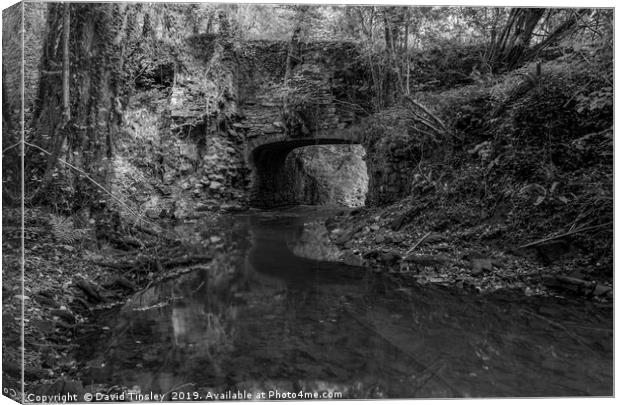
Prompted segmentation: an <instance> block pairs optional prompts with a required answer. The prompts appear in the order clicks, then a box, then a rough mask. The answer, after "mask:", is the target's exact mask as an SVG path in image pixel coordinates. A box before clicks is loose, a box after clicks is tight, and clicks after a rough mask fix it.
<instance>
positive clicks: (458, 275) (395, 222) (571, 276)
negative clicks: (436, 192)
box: [325, 198, 613, 304]
mask: <svg viewBox="0 0 620 405" xmlns="http://www.w3.org/2000/svg"><path fill="white" fill-rule="evenodd" d="M445 214H446V211H445V210H443V209H442V208H437V207H433V206H432V203H430V202H429V201H426V202H417V203H416V202H414V201H413V200H412V199H411V198H406V199H403V200H401V201H399V202H397V203H394V204H391V205H389V206H386V207H382V208H362V209H356V210H352V211H348V212H341V213H339V214H338V215H335V216H333V217H331V218H329V219H328V220H327V221H326V222H325V224H326V227H327V229H328V230H329V237H330V238H331V240H332V242H333V243H335V244H336V245H337V246H338V247H340V248H341V249H343V250H344V254H343V257H344V261H345V262H348V263H351V264H357V265H365V266H369V267H371V268H373V269H374V270H375V271H378V272H388V273H390V274H392V275H395V276H397V277H399V278H403V279H411V280H415V281H416V282H417V283H419V284H422V285H424V284H428V283H431V284H440V285H446V286H452V287H457V288H460V289H465V290H469V291H472V292H491V291H496V290H515V291H521V292H522V293H523V294H525V295H554V296H564V297H571V298H584V297H585V298H588V299H593V300H595V301H597V302H601V303H610V304H611V303H612V302H613V290H612V286H613V282H612V280H611V279H610V278H608V277H606V276H605V272H604V271H602V270H603V269H602V265H601V263H590V261H589V258H588V257H584V255H583V254H579V253H575V252H572V254H571V252H570V251H568V250H566V248H565V247H564V246H562V245H561V244H560V246H558V245H557V244H556V243H549V244H547V245H541V246H536V247H533V248H529V249H518V248H515V247H514V246H511V245H509V244H506V241H505V240H504V239H503V238H502V237H501V233H502V232H501V230H502V226H501V225H498V224H489V223H479V224H475V223H472V221H471V219H467V217H466V216H465V215H461V216H460V217H459V218H456V217H452V218H450V219H451V221H452V224H449V225H448V224H446V218H444V219H442V220H435V221H433V220H428V218H429V217H432V216H433V215H435V216H436V217H438V218H441V216H442V215H445ZM550 258H552V262H549V260H550Z"/></svg>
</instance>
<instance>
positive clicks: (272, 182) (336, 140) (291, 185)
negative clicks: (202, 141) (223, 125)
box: [246, 128, 363, 208]
mask: <svg viewBox="0 0 620 405" xmlns="http://www.w3.org/2000/svg"><path fill="white" fill-rule="evenodd" d="M351 144H360V145H363V142H362V139H361V136H360V131H359V130H357V129H353V128H347V129H341V130H339V131H337V132H336V131H329V132H323V133H317V134H314V136H311V137H296V138H291V137H289V136H286V135H285V134H279V135H276V136H270V137H267V136H264V137H260V138H257V139H255V140H253V141H251V142H249V143H248V149H247V153H246V159H247V161H248V164H249V166H250V168H251V170H252V184H251V194H250V196H251V197H250V203H251V204H252V205H253V206H255V207H261V208H268V207H276V206H280V205H287V204H295V203H297V201H296V195H295V178H294V173H292V172H291V170H289V168H287V165H286V157H287V156H288V154H289V153H290V152H291V151H292V150H294V149H297V148H301V147H305V146H313V145H351Z"/></svg>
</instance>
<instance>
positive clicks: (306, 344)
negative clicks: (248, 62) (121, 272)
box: [76, 207, 613, 400]
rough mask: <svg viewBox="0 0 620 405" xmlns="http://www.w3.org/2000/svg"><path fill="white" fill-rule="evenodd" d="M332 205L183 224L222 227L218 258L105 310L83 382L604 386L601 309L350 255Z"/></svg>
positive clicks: (367, 388)
mask: <svg viewBox="0 0 620 405" xmlns="http://www.w3.org/2000/svg"><path fill="white" fill-rule="evenodd" d="M329 213H330V211H329V210H326V209H317V208H303V207H302V208H296V209H289V210H283V211H270V212H255V213H251V214H238V215H231V216H228V217H226V218H223V219H222V220H221V223H220V224H219V225H218V226H217V229H213V226H212V225H209V229H206V227H207V225H205V224H201V223H200V222H196V223H193V224H183V225H179V227H177V230H178V231H179V232H183V233H184V234H186V235H205V234H209V233H213V234H216V233H217V235H219V237H218V238H222V239H221V242H220V243H221V249H220V250H221V254H219V255H218V256H217V257H216V258H215V260H214V261H213V263H212V264H211V265H209V266H205V267H198V268H196V269H195V270H193V271H191V272H189V273H186V274H184V275H182V276H179V277H178V278H176V279H173V280H169V281H167V282H165V283H161V284H157V285H153V286H151V287H150V288H148V289H146V290H143V291H141V292H139V293H137V294H135V295H134V296H133V297H131V299H130V300H129V301H128V302H127V303H125V304H124V305H122V306H121V307H117V308H115V309H112V310H110V311H108V312H105V313H101V314H99V315H98V318H97V319H96V320H95V322H97V323H99V324H100V325H101V326H102V329H101V331H100V332H98V333H90V334H88V335H87V336H82V337H81V341H80V342H79V344H80V347H79V349H78V352H77V353H76V355H77V356H76V357H77V358H78V359H80V360H81V361H82V366H83V367H82V368H81V370H83V371H82V372H81V375H80V378H81V380H82V382H83V384H84V385H86V386H88V385H90V386H91V388H92V389H93V391H94V390H96V389H97V387H99V388H103V387H106V389H108V390H112V391H114V389H117V390H123V389H133V390H135V391H140V392H142V393H151V392H152V393H157V394H159V395H163V394H166V397H165V398H164V399H166V400H168V399H179V400H180V399H185V400H187V399H210V397H208V395H209V393H211V395H212V394H213V393H217V394H218V395H220V394H222V393H227V392H234V393H238V392H244V391H245V392H249V393H253V394H254V393H256V392H261V391H262V392H265V393H267V397H265V399H269V395H270V393H272V394H271V395H277V394H275V392H276V391H277V392H278V393H280V394H281V395H282V394H285V393H295V394H296V395H298V394H299V393H300V392H303V393H314V392H316V393H319V394H322V393H324V392H327V393H329V394H328V395H330V396H335V397H338V395H342V397H343V398H405V397H426V398H431V397H432V398H436V397H504V396H510V397H518V396H528V397H531V396H565V395H570V396H579V395H612V394H613V392H612V389H613V336H612V310H611V309H610V308H600V307H597V306H596V305H595V304H594V303H592V302H572V301H567V300H561V299H557V298H536V297H524V296H522V295H516V294H515V295H512V294H510V293H506V292H503V293H493V294H487V295H480V294H469V293H467V292H464V291H460V290H455V289H451V288H447V287H441V286H433V285H425V286H420V285H416V284H415V283H413V282H404V281H402V280H401V281H399V280H398V279H396V278H394V276H390V275H387V274H381V273H376V272H372V271H369V270H367V269H364V268H362V267H355V266H350V265H346V264H343V263H341V262H338V257H339V252H338V250H337V249H336V248H335V247H334V246H332V245H330V244H329V241H328V239H327V238H326V236H327V233H326V231H325V230H324V228H323V227H322V225H321V224H322V222H321V220H322V218H323V219H324V217H325V216H326V215H328V214H329ZM197 237H199V236H197ZM205 237H207V236H205ZM113 387H116V388H113ZM180 395H182V396H183V397H181V396H180ZM275 398H276V397H275V396H272V397H271V399H275ZM297 398H299V397H297Z"/></svg>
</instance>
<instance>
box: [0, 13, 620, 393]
mask: <svg viewBox="0 0 620 405" xmlns="http://www.w3.org/2000/svg"><path fill="white" fill-rule="evenodd" d="M22 13H23V14H22ZM22 17H23V18H24V26H25V33H24V39H25V42H24V43H23V44H22V43H21V36H19V35H17V33H18V29H19V27H20V25H21V23H22ZM613 28H614V21H613V10H612V9H562V8H493V7H392V6H389V7H388V6H361V7H344V6H327V5H326V6H304V5H278V6H263V5H253V4H252V5H231V4H207V3H204V4H172V3H171V4H166V3H157V4H155V3H153V4H151V3H89V4H83V3H53V2H52V3H47V4H44V3H25V4H24V5H23V8H22V5H21V4H20V5H17V6H13V7H12V8H9V9H6V10H4V11H3V66H2V75H3V81H2V83H3V88H2V100H3V104H2V105H3V110H2V122H3V137H2V147H3V166H2V170H3V176H2V179H3V182H2V200H3V263H4V266H3V292H4V294H3V296H4V297H5V301H6V302H3V311H4V314H5V316H4V319H7V316H9V317H10V318H11V319H12V318H13V315H11V314H13V313H16V312H15V311H18V309H19V308H18V305H17V304H18V303H19V301H15V300H12V297H13V296H14V295H15V294H18V295H20V294H21V292H20V291H21V290H20V289H19V288H20V286H19V285H18V281H17V280H18V277H16V275H17V274H19V271H20V265H19V260H18V255H17V254H16V252H17V251H18V250H19V249H20V240H21V236H20V232H21V230H20V219H21V215H22V213H21V203H22V202H23V204H24V207H25V211H24V212H23V215H24V221H25V236H24V237H25V245H24V246H23V248H24V249H25V252H26V256H29V257H30V258H31V259H27V260H26V263H25V268H26V271H27V273H28V275H27V276H26V284H27V285H26V292H25V294H26V295H29V296H30V295H31V296H33V297H35V296H37V294H39V293H40V292H41V291H40V290H47V291H48V293H47V295H46V294H45V293H44V294H43V296H44V299H39V300H38V301H36V303H35V304H33V305H35V307H37V306H38V307H41V308H42V311H47V310H49V308H47V307H46V303H47V302H48V301H46V299H45V297H47V299H48V300H52V302H54V301H57V302H56V303H55V304H54V305H55V306H58V305H60V304H62V305H63V308H65V309H63V310H62V311H64V312H62V311H61V312H62V314H64V315H62V314H61V315H60V318H61V319H62V321H63V322H64V323H65V324H66V323H69V324H72V323H75V322H77V321H76V318H75V316H74V314H85V313H86V311H87V310H88V311H90V309H89V306H92V305H93V302H96V303H98V304H100V303H101V301H106V299H107V301H108V302H109V301H111V300H113V299H114V298H116V299H120V297H125V296H126V295H127V294H128V293H129V292H130V291H131V290H133V289H137V288H139V287H144V286H147V285H149V286H150V285H151V284H152V283H154V282H155V281H156V280H158V279H160V278H164V277H169V271H170V269H171V268H173V267H175V266H177V267H178V265H179V264H190V263H194V262H199V261H201V260H206V259H205V257H204V256H205V254H204V252H202V250H200V249H204V248H205V247H204V244H203V245H200V246H198V247H196V246H194V245H192V243H193V242H194V241H188V240H186V239H183V237H181V236H180V235H177V234H174V232H172V231H170V227H168V226H167V225H166V224H169V223H171V222H172V221H175V220H182V219H187V218H195V217H209V218H210V217H216V216H218V215H220V214H222V213H225V212H229V211H242V210H246V209H248V207H249V206H250V205H252V204H251V188H252V169H253V168H252V167H250V166H248V163H247V161H246V159H245V157H244V150H245V149H244V148H245V145H246V143H247V142H248V141H249V139H250V135H249V134H250V132H251V131H252V129H251V128H250V129H247V128H246V127H244V125H245V124H244V122H246V121H248V120H249V121H251V117H250V115H249V113H248V111H250V110H251V106H252V105H253V104H252V103H250V102H246V101H247V100H249V96H247V95H248V94H259V92H260V89H263V88H269V89H270V90H269V91H272V92H273V94H282V100H283V104H282V107H281V109H280V110H278V112H277V114H279V117H280V119H279V120H278V121H277V122H276V123H277V124H280V122H281V123H282V124H281V125H282V127H283V128H284V130H285V131H287V134H289V135H290V136H292V137H294V136H302V137H303V136H305V135H307V133H309V132H310V131H311V129H308V128H313V127H315V126H316V125H317V121H320V119H317V118H316V117H317V116H318V115H317V114H318V112H317V111H319V110H320V108H323V107H320V106H319V105H322V104H321V103H322V102H323V101H322V99H321V98H320V97H323V95H322V94H319V93H318V92H317V91H316V89H317V88H319V87H320V86H318V85H316V83H318V79H316V78H315V76H317V75H318V76H320V74H318V73H317V74H315V76H310V75H306V76H304V75H303V74H300V73H299V72H300V71H301V69H304V68H305V67H307V66H310V65H311V63H310V60H311V57H310V56H308V55H309V54H310V52H311V51H312V52H314V53H313V54H312V55H313V56H312V63H314V64H315V65H316V66H331V65H334V66H336V65H337V66H338V68H337V69H336V70H335V72H336V73H334V74H333V75H331V76H330V79H329V80H330V81H329V93H330V97H331V99H333V100H335V101H334V102H336V103H337V104H338V105H337V107H335V111H337V113H338V114H341V115H346V114H348V115H347V116H349V115H350V116H351V117H352V118H351V121H352V122H353V123H360V122H361V123H362V124H361V125H362V126H363V128H365V132H364V134H363V138H362V139H363V142H361V144H362V146H363V147H364V149H365V154H366V157H365V158H364V160H365V165H367V168H368V173H363V177H360V176H358V175H355V174H351V173H347V174H346V176H345V175H336V176H333V178H331V181H335V182H337V181H339V180H338V179H341V180H340V181H342V182H345V181H349V180H346V179H348V178H349V177H351V178H354V177H355V178H354V179H353V180H350V181H351V184H356V185H357V184H358V183H360V182H364V183H365V182H368V186H367V187H368V195H367V197H366V206H365V207H363V208H360V209H357V210H355V211H354V212H353V214H347V213H343V214H342V215H340V216H337V217H334V218H332V219H330V220H329V221H328V223H327V228H328V229H329V230H330V232H332V233H331V234H330V235H331V238H332V241H333V242H334V243H335V244H337V245H338V246H339V247H340V248H342V249H344V250H345V251H346V252H347V253H346V254H345V257H348V258H349V259H350V258H353V259H354V262H355V263H357V264H363V265H365V266H370V267H375V268H378V269H383V270H384V271H388V270H389V269H395V268H401V269H402V268H409V267H411V266H414V267H415V266H419V267H420V268H424V269H426V270H423V271H427V270H428V271H429V272H431V271H432V272H434V273H433V274H435V273H437V274H439V276H437V274H435V275H434V276H433V277H435V278H437V277H439V278H440V279H441V280H443V281H445V282H448V281H449V284H450V285H456V286H458V287H464V286H465V288H468V287H467V286H469V287H471V288H472V289H473V290H476V291H486V290H494V289H498V288H508V289H516V290H519V291H524V292H525V293H526V294H528V295H529V294H543V295H544V294H550V291H556V292H558V291H559V292H560V293H562V294H569V295H570V296H572V297H577V298H578V299H584V298H587V299H596V300H599V301H602V302H605V300H612V298H613V293H612V292H611V287H610V283H611V281H612V279H613V238H612V229H613V73H614V72H613ZM317 44H318V45H317ZM22 45H23V52H24V59H23V61H24V62H23V63H24V66H23V68H24V72H25V73H24V74H25V75H24V77H23V78H22V77H21V73H20V72H21V67H22V66H21V62H20V61H21V52H22V48H21V47H22ZM313 47H314V48H313ZM316 49H319V50H318V51H316ZM265 55H267V56H265ZM270 55H271V56H270ZM274 55H275V56H274ZM343 55H344V56H343ZM280 61H282V62H283V63H279V62H280ZM320 64H323V65H320ZM254 66H259V67H260V69H259V68H256V69H253V67H254ZM305 69H307V70H308V69H309V68H305ZM318 70H319V71H320V69H318ZM319 73H320V72H319ZM21 80H23V82H24V100H23V102H24V106H25V107H24V110H23V111H22V110H21V106H22V99H21V90H20V83H21ZM313 80H315V81H314V82H313ZM321 85H322V84H321ZM261 86H263V87H261ZM256 89H259V90H256ZM331 99H330V100H331ZM179 100H180V101H179ZM244 100H245V101H244ZM177 105H180V107H177ZM248 106H250V107H248ZM179 111H180V112H179ZM321 111H322V110H321ZM22 116H23V118H24V122H23V125H22V122H21V117H22ZM248 117H250V118H248ZM313 117H314V118H313ZM244 120H245V121H244ZM261 130H262V129H261ZM296 134H301V135H296ZM22 139H23V141H24V142H23V143H22V142H21V140H22ZM325 148H330V147H329V146H326V147H325ZM178 150H180V152H173V151H178ZM196 150H197V152H196ZM21 151H23V153H24V156H23V170H24V171H23V173H22V156H21V155H20V153H21ZM184 151H188V152H187V153H186V152H184ZM319 151H320V150H319ZM334 151H335V149H333V148H332V149H324V150H323V152H315V155H310V154H307V155H304V156H305V157H304V156H301V155H296V156H297V157H296V159H301V160H303V159H306V160H305V161H304V162H308V161H310V163H307V164H314V165H315V166H314V167H323V168H325V167H327V168H330V169H331V168H332V167H333V168H334V170H337V169H340V168H341V167H342V165H343V164H342V161H344V160H347V161H348V162H349V163H346V165H348V164H351V165H354V166H346V165H345V166H346V167H363V166H362V165H363V163H362V160H363V159H362V158H360V157H359V151H357V149H354V148H352V149H347V152H346V154H345V155H338V156H336V152H334ZM339 153H340V152H339ZM356 153H357V155H355V154H356ZM190 155H191V156H190ZM194 155H195V156H194ZM300 156H301V157H300ZM322 156H324V157H323V158H322ZM321 159H323V160H321ZM338 159H341V160H338ZM301 160H300V161H301ZM351 162H353V163H351ZM348 170H349V172H352V170H353V169H348ZM322 175H323V176H327V177H326V178H327V180H321V181H330V178H329V174H324V173H323V174H322ZM22 176H23V180H24V182H23V184H24V189H22V188H21V184H22V181H21V180H22ZM347 176H349V177H347ZM315 177H316V176H315ZM304 178H306V179H307V178H309V177H308V176H306V177H304ZM342 179H345V180H342ZM360 179H362V180H360ZM313 181H315V182H317V181H318V180H313ZM308 184H310V181H309V180H308ZM312 184H314V183H312ZM304 187H305V186H304ZM313 187H314V188H313V189H312V190H311V191H312V192H309V191H308V190H307V189H306V190H305V191H304V193H305V194H304V195H316V194H321V191H320V190H324V189H325V188H324V187H323V186H321V187H323V188H321V187H319V186H317V185H314V186H313ZM356 187H357V186H356ZM364 187H365V186H364ZM316 190H319V191H316ZM341 194H343V193H341ZM358 194H359V192H358ZM343 195H344V197H338V198H341V199H343V200H347V199H358V197H359V196H357V195H356V196H354V197H350V196H349V195H348V194H346V193H344V194H343ZM338 196H340V194H338ZM313 198H315V200H313V201H315V202H316V201H323V200H326V198H319V197H316V196H315V197H313ZM327 200H328V199H327ZM356 201H357V200H356ZM362 201H363V200H362ZM216 238H217V237H216ZM207 239H208V238H207ZM210 240H211V241H213V240H214V239H213V237H211V239H210ZM216 245H217V244H216V243H215V242H213V243H211V245H210V246H209V249H216ZM220 248H221V246H220ZM106 249H113V252H114V254H110V253H109V252H110V251H109V250H106ZM353 251H355V254H353V253H351V252H353ZM119 252H121V253H123V252H124V254H125V256H123V255H122V254H119ZM201 252H202V253H201ZM209 255H211V251H209ZM347 255H348V256H347ZM69 257H71V258H69ZM353 259H351V260H353ZM50 268H58V269H60V270H58V275H55V276H54V277H52V278H50V276H49V274H50V273H48V272H47V271H46V269H50ZM28 269H30V271H29V270H28ZM76 269H80V270H79V274H80V277H81V278H80V280H79V281H77V279H76V280H73V278H74V272H75V271H76ZM541 269H542V270H541ZM119 271H120V273H119ZM106 272H108V273H110V272H112V273H113V274H114V276H110V275H109V274H108V273H106ZM112 273H110V274H112ZM418 273H419V271H418ZM54 274H56V273H54ZM119 274H123V276H122V277H119ZM110 277H112V278H111V279H110ZM429 277H430V276H429ZM442 277H443V278H442ZM56 278H58V279H56ZM72 280H73V283H74V285H75V286H76V287H75V295H77V296H80V294H81V297H82V298H80V300H82V301H89V302H88V303H86V304H85V305H83V306H80V304H75V302H77V301H76V300H73V301H71V297H68V296H65V295H64V294H62V293H61V292H60V289H61V287H60V286H62V285H64V284H66V283H68V282H71V281H72ZM102 280H107V282H108V284H106V285H107V287H106V288H107V290H106V292H105V293H104V292H103V290H100V289H99V288H101V287H99V285H103V284H104V282H103V281H102ZM110 280H111V281H110ZM446 280H448V281H446ZM464 280H465V281H464ZM443 281H442V282H443ZM42 286H43V287H42ZM104 290H105V288H104ZM49 291H51V293H50V292H49ZM105 294H108V295H105ZM39 295H40V294H39ZM103 296H105V297H107V298H106V299H103V298H102V297H103ZM22 299H23V298H22ZM30 302H33V300H30ZM70 302H72V303H73V304H70ZM38 307H37V308H38ZM85 307H86V308H85ZM66 308H69V309H66ZM76 308H79V309H76ZM37 311H38V310H37ZM80 311H81V312H80ZM43 313H44V312H43ZM67 313H68V314H69V315H70V316H69V315H67ZM40 314H41V312H37V313H36V314H35V313H33V312H30V313H29V315H28V316H33V317H35V318H36V317H40V316H41V315H40ZM58 314H60V312H58V313H57V315H58ZM82 316H84V317H86V316H87V315H79V316H78V319H82V318H80V317H82ZM71 317H73V318H71ZM4 330H5V338H4V340H3V341H5V342H13V341H15V339H17V335H18V334H17V332H18V329H16V328H11V327H8V328H5V329H4ZM72 330H75V329H72ZM27 332H28V333H27V335H28V336H30V338H32V339H34V340H37V339H47V338H48V337H45V336H49V335H50V334H52V335H53V333H51V332H42V331H39V330H36V328H35V327H32V329H28V331H27ZM76 333H77V332H76ZM41 336H44V337H41ZM62 350H63V349H58V348H54V349H51V351H50V353H52V354H53V355H55V354H58V353H60V352H62ZM61 354H62V353H61ZM16 356H17V354H16V353H11V352H10V351H8V352H7V350H6V349H4V347H3V357H4V358H5V360H8V362H10V361H11V360H14V359H15V358H17V357H16ZM27 363H28V365H27V380H29V381H31V382H34V381H39V380H45V379H48V380H49V379H52V380H53V378H52V377H50V375H48V374H45V373H46V372H43V371H41V370H46V369H48V368H51V369H53V370H54V372H57V373H58V372H59V371H58V370H55V369H54V367H55V365H54V367H53V366H52V365H50V364H46V363H45V359H43V358H42V357H41V356H38V355H35V354H32V355H31V356H30V357H28V356H27ZM48 363H49V361H48ZM4 364H7V361H5V362H4ZM67 367H68V368H67ZM67 367H66V368H65V369H63V371H62V373H65V374H64V375H71V373H72V372H74V371H75V370H74V369H71V367H69V366H67ZM5 373H8V374H7V375H9V379H13V380H14V381H17V374H18V373H17V372H16V371H15V370H12V371H11V370H9V371H8V372H7V371H6V370H5ZM28 373H30V374H28ZM52 374H53V373H52ZM57 375H58V374H56V375H55V376H57Z"/></svg>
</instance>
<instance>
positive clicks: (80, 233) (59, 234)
mask: <svg viewBox="0 0 620 405" xmlns="http://www.w3.org/2000/svg"><path fill="white" fill-rule="evenodd" d="M50 225H51V227H52V234H53V235H54V238H55V239H56V240H57V241H58V242H60V243H63V244H74V243H76V242H78V241H81V240H82V239H83V238H84V237H86V235H87V234H88V231H89V230H90V229H88V228H77V227H76V226H75V222H74V220H73V218H72V217H61V216H59V215H54V214H50Z"/></svg>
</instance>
